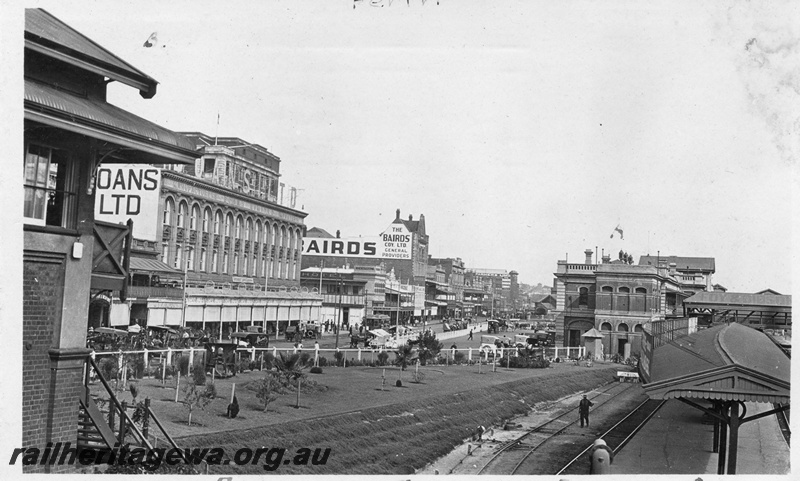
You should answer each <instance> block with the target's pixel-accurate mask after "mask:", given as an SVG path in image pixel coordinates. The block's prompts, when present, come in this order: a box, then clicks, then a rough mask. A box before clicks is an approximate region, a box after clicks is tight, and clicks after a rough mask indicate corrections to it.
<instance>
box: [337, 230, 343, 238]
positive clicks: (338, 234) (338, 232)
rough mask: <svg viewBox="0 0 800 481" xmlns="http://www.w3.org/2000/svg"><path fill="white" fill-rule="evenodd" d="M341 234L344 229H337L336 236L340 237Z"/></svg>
mask: <svg viewBox="0 0 800 481" xmlns="http://www.w3.org/2000/svg"><path fill="white" fill-rule="evenodd" d="M341 234H342V231H340V230H339V229H336V238H337V239H339V237H340V236H341Z"/></svg>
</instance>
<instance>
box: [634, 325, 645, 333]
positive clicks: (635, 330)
mask: <svg viewBox="0 0 800 481" xmlns="http://www.w3.org/2000/svg"><path fill="white" fill-rule="evenodd" d="M642 331H644V329H643V328H642V325H641V324H636V325H635V326H633V332H642Z"/></svg>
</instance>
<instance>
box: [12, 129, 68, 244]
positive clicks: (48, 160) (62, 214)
mask: <svg viewBox="0 0 800 481" xmlns="http://www.w3.org/2000/svg"><path fill="white" fill-rule="evenodd" d="M73 170H74V169H73V164H72V163H70V162H69V161H68V158H67V155H66V153H65V152H63V151H60V150H57V149H51V148H49V147H44V146H41V145H36V144H29V145H28V148H27V152H26V153H25V173H24V175H25V181H24V182H25V184H24V186H25V201H24V205H23V209H24V212H23V215H24V217H25V218H26V222H28V223H30V224H37V225H52V226H57V227H66V228H74V227H75V215H76V205H77V201H76V192H75V191H76V185H75V184H76V182H75V175H74V172H73Z"/></svg>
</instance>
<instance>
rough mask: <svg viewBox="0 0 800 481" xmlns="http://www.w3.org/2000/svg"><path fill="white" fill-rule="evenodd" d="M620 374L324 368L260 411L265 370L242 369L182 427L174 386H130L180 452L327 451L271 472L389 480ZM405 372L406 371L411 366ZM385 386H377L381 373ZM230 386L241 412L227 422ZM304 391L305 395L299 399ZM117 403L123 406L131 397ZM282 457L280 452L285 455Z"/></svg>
mask: <svg viewBox="0 0 800 481" xmlns="http://www.w3.org/2000/svg"><path fill="white" fill-rule="evenodd" d="M619 368H620V366H619V365H616V364H608V365H603V364H595V367H593V368H585V367H577V366H574V365H572V364H552V365H551V367H550V368H547V369H510V370H509V369H506V368H497V371H496V372H492V371H491V366H489V367H488V368H487V366H483V367H482V368H481V373H479V372H478V367H477V366H476V365H471V366H426V367H423V368H420V370H421V371H423V372H424V373H425V378H424V380H423V382H421V383H414V382H411V380H412V375H411V372H410V371H405V372H403V373H402V376H403V385H402V387H395V384H394V382H395V380H396V379H397V378H398V375H399V374H400V372H399V370H398V369H397V368H390V367H387V368H386V369H385V371H384V369H383V368H380V367H378V368H373V367H348V368H341V367H339V368H337V367H326V368H325V369H324V372H323V373H322V374H309V375H308V379H309V380H312V381H314V383H316V387H315V388H314V389H307V390H304V391H302V392H301V398H300V408H299V409H298V408H295V407H294V406H295V399H296V398H295V394H294V393H289V394H285V395H282V396H279V397H278V399H276V400H275V401H274V402H273V403H272V404H270V406H269V410H268V411H267V412H264V411H263V405H261V403H260V402H259V401H258V399H257V398H256V396H255V394H254V393H253V392H252V391H250V390H248V389H247V388H246V384H247V383H248V382H252V381H255V380H257V379H259V378H262V377H263V376H264V375H265V373H263V372H259V371H255V372H245V373H240V374H238V375H236V376H234V377H231V378H228V379H217V380H216V382H215V385H216V387H217V392H218V396H219V397H218V398H217V399H216V400H214V402H213V403H212V404H210V405H209V406H208V407H206V408H205V410H203V411H197V410H196V411H195V412H194V414H193V417H192V420H193V425H192V426H187V424H186V418H187V411H186V409H185V407H184V406H183V405H182V404H180V403H175V402H174V400H175V389H174V381H172V380H168V382H167V386H166V387H162V386H161V384H160V383H159V382H158V381H156V380H154V379H145V380H141V381H138V382H137V384H138V386H139V391H140V394H139V397H140V399H143V398H144V397H150V398H151V403H152V404H151V405H152V408H153V410H154V411H155V412H156V413H157V415H158V416H159V418H160V419H161V421H162V422H163V423H165V424H166V426H167V429H168V430H169V432H170V434H171V435H172V436H173V437H175V438H176V439H177V442H178V444H179V445H180V446H181V447H188V446H198V447H221V448H223V449H224V450H225V452H226V454H227V455H228V456H232V455H233V453H234V452H235V451H236V449H238V448H242V447H248V448H251V449H256V448H260V447H262V446H264V447H267V448H272V447H282V448H287V450H288V451H287V452H289V453H291V452H294V451H296V450H297V449H299V448H301V447H308V448H311V449H314V448H323V449H324V448H328V447H329V448H331V454H330V457H329V459H328V461H327V464H325V465H317V466H294V465H292V464H287V465H282V466H280V468H279V470H278V471H276V472H275V474H388V473H410V472H413V470H415V469H419V468H421V467H422V466H424V465H425V464H427V463H428V462H431V461H433V460H434V459H436V458H437V457H439V456H441V455H444V454H446V453H447V452H449V451H450V450H451V449H452V448H453V447H454V446H456V445H457V444H460V443H461V442H462V441H463V440H464V439H466V438H468V437H469V436H470V435H471V433H472V432H473V431H474V430H475V428H476V427H477V426H478V425H481V424H482V425H485V426H490V425H492V424H494V423H498V422H500V421H501V420H503V419H508V418H510V417H512V416H515V415H519V414H522V413H524V412H526V411H527V410H528V409H529V408H530V406H532V405H533V404H535V403H537V402H541V401H547V400H555V399H558V398H560V397H562V396H565V395H568V394H572V393H575V392H578V391H582V390H587V389H591V388H594V387H596V386H598V385H600V384H603V383H606V382H609V381H611V380H612V379H613V378H614V374H615V373H616V371H617V370H618V369H619ZM411 370H413V368H411ZM384 373H385V376H386V383H385V385H382V376H383V375H384ZM233 383H236V397H237V400H238V403H239V405H240V408H241V411H240V413H239V415H238V416H237V417H236V418H235V419H228V418H227V417H226V416H225V412H226V407H227V405H228V403H229V401H230V392H231V388H232V385H233ZM306 391H307V392H306ZM122 399H126V400H129V401H130V400H131V395H130V393H125V394H123V395H122ZM287 456H288V455H287ZM210 472H212V473H216V472H219V473H227V472H237V473H240V474H246V473H248V474H263V473H265V472H266V471H265V470H264V468H263V466H262V465H260V464H259V465H249V466H234V465H233V464H231V465H229V466H219V467H215V466H212V467H211V468H210Z"/></svg>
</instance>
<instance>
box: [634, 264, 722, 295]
mask: <svg viewBox="0 0 800 481" xmlns="http://www.w3.org/2000/svg"><path fill="white" fill-rule="evenodd" d="M639 265H640V266H644V265H647V266H656V267H659V268H660V267H667V268H669V273H670V276H672V277H673V278H674V279H675V280H677V281H678V282H679V283H680V284H681V288H682V289H683V290H684V291H685V292H687V293H689V294H694V293H696V292H702V291H712V290H714V288H713V281H712V276H713V275H714V272H715V271H716V266H715V262H714V258H713V257H681V256H649V255H648V256H641V257H639Z"/></svg>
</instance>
